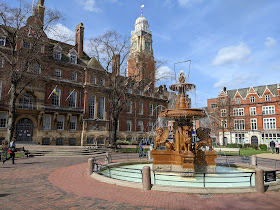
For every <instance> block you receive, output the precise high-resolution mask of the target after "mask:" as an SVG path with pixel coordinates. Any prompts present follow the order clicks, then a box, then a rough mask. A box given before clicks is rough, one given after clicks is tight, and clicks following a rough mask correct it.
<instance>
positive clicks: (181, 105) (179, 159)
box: [151, 71, 217, 176]
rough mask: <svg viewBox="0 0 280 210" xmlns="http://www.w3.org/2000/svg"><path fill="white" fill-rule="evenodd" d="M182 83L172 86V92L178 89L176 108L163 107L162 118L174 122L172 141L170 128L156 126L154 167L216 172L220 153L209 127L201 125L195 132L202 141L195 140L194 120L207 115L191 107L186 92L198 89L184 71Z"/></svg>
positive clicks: (181, 78) (180, 78)
mask: <svg viewBox="0 0 280 210" xmlns="http://www.w3.org/2000/svg"><path fill="white" fill-rule="evenodd" d="M179 82H180V83H179V84H174V85H171V86H170V87H169V88H170V90H172V91H177V92H178V95H177V102H176V108H175V109H165V110H163V111H162V112H161V113H160V115H159V117H162V118H166V119H167V120H172V121H173V134H174V138H173V143H171V142H169V141H168V140H167V138H168V135H169V129H168V127H159V128H157V129H156V132H157V136H156V138H155V147H154V149H153V150H152V153H151V154H152V156H153V169H154V170H159V171H178V172H179V171H180V172H216V162H215V160H216V158H217V154H216V152H215V151H214V150H213V148H212V143H211V138H210V136H209V133H210V129H209V128H198V129H197V130H196V134H197V136H198V138H199V141H198V142H197V143H196V144H194V143H193V141H192V139H193V138H192V134H193V120H196V119H200V118H202V117H205V116H206V114H205V112H204V111H203V110H201V109H191V108H189V100H188V95H187V94H186V92H187V91H190V90H192V89H195V85H194V84H190V83H185V76H184V72H182V71H181V73H180V77H179ZM159 145H163V146H165V147H166V149H165V150H157V148H158V146H159ZM202 146H209V149H210V151H203V150H201V147H202ZM192 175H193V174H192V173H189V174H188V173H184V174H182V176H192Z"/></svg>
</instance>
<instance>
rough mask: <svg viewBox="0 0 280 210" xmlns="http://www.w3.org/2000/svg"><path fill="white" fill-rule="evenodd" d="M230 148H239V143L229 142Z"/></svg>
mask: <svg viewBox="0 0 280 210" xmlns="http://www.w3.org/2000/svg"><path fill="white" fill-rule="evenodd" d="M227 147H228V148H238V145H237V144H228V145H227Z"/></svg>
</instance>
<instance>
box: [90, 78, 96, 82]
mask: <svg viewBox="0 0 280 210" xmlns="http://www.w3.org/2000/svg"><path fill="white" fill-rule="evenodd" d="M90 82H91V84H96V77H95V76H91V80H90Z"/></svg>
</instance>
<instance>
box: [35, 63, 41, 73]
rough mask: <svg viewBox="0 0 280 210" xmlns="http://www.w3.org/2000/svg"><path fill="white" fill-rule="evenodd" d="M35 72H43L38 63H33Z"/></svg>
mask: <svg viewBox="0 0 280 210" xmlns="http://www.w3.org/2000/svg"><path fill="white" fill-rule="evenodd" d="M33 73H35V74H40V73H41V67H40V65H39V64H38V63H35V64H33Z"/></svg>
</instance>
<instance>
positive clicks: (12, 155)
mask: <svg viewBox="0 0 280 210" xmlns="http://www.w3.org/2000/svg"><path fill="white" fill-rule="evenodd" d="M8 152H9V153H10V158H8V159H12V163H13V164H15V156H16V155H15V152H16V139H15V138H12V140H11V142H10V146H9V149H8ZM8 159H6V160H5V161H7V160H8ZM5 161H3V164H4V163H5Z"/></svg>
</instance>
